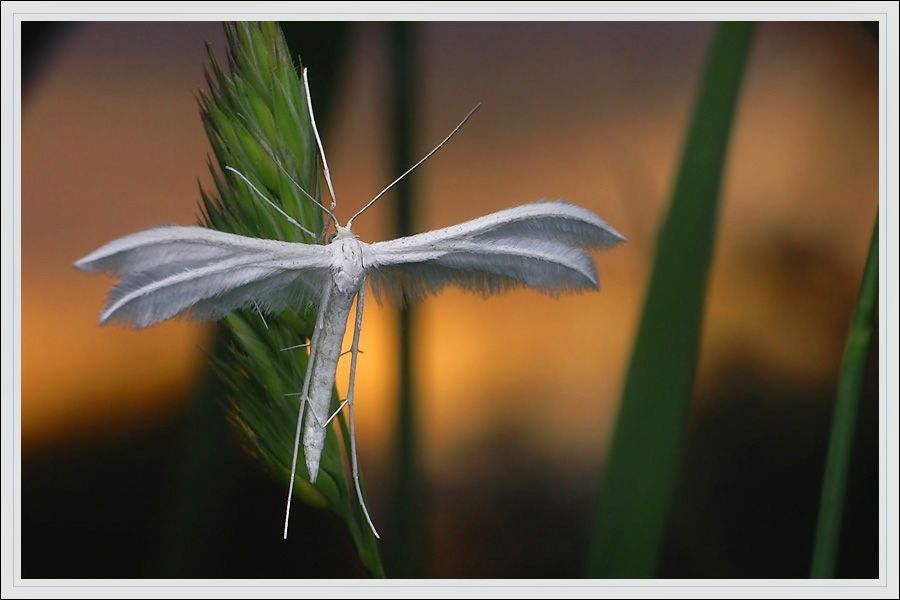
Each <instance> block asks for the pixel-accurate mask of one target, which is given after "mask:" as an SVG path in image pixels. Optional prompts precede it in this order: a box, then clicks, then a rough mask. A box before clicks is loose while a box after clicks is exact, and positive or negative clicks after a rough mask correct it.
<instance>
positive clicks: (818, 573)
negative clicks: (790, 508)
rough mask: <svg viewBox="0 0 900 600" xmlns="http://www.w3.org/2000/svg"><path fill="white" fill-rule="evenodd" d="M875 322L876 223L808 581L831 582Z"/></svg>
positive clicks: (841, 384)
mask: <svg viewBox="0 0 900 600" xmlns="http://www.w3.org/2000/svg"><path fill="white" fill-rule="evenodd" d="M877 317H878V219H875V229H874V231H873V232H872V242H871V244H870V246H869V257H868V258H867V259H866V267H865V271H864V273H863V279H862V284H861V285H860V288H859V300H858V301H857V304H856V309H855V310H854V311H853V319H852V321H851V323H850V333H849V334H848V335H847V344H846V346H845V347H844V358H843V362H842V364H841V376H840V380H839V381H838V389H837V403H836V404H835V407H834V419H833V421H832V424H831V440H830V441H829V443H828V458H827V459H826V462H825V476H824V480H823V482H822V500H821V502H820V504H819V522H818V526H817V528H816V541H815V546H814V547H813V559H812V570H811V573H810V574H811V576H812V577H814V578H817V579H821V578H831V577H834V567H835V563H836V561H837V553H838V544H839V542H840V537H841V522H842V520H843V512H844V511H843V509H844V499H845V496H846V492H847V474H848V472H849V470H850V458H851V453H852V450H853V433H854V431H855V429H856V415H857V413H858V412H859V399H860V396H861V395H862V391H863V378H864V377H865V374H866V361H867V359H868V356H869V349H870V348H871V344H872V336H873V334H874V332H875V324H876V319H877Z"/></svg>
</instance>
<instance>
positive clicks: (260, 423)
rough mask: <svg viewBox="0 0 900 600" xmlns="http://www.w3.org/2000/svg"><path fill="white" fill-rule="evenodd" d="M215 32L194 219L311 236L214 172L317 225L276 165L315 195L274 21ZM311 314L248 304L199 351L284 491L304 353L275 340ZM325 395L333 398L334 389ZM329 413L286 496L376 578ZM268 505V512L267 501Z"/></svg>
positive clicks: (306, 328) (377, 562) (301, 102)
mask: <svg viewBox="0 0 900 600" xmlns="http://www.w3.org/2000/svg"><path fill="white" fill-rule="evenodd" d="M226 37H227V39H228V47H229V56H228V59H229V65H230V71H229V72H226V71H225V70H224V69H222V68H221V67H220V65H219V64H218V63H217V61H216V59H215V57H214V56H213V54H212V52H211V51H210V52H209V56H210V64H211V67H210V73H208V75H207V80H208V82H209V91H208V93H201V94H200V95H199V98H198V99H199V102H200V105H201V110H202V116H203V124H204V126H205V128H206V132H207V135H208V137H209V139H210V144H211V146H212V148H213V153H214V155H215V161H216V165H215V166H214V165H212V164H211V165H210V170H211V172H212V174H213V180H214V187H215V190H214V191H205V190H201V197H202V207H201V210H202V220H203V221H204V224H205V225H206V226H208V227H211V228H214V229H218V230H221V231H228V232H231V233H237V234H241V235H246V236H252V237H259V238H268V239H278V240H286V241H291V242H306V243H316V240H314V239H312V238H311V237H310V236H308V235H306V234H304V233H302V232H301V231H299V230H298V229H297V228H296V227H294V226H293V225H291V224H290V223H289V222H287V220H286V219H284V217H282V216H281V215H279V214H277V213H275V212H274V211H272V210H271V209H270V208H269V207H267V206H266V205H264V204H262V203H261V202H260V200H259V199H258V198H257V197H256V196H255V195H254V193H253V192H252V191H251V190H250V189H249V188H248V187H247V185H246V184H245V183H243V182H242V181H241V180H240V179H238V178H236V177H233V176H232V175H231V174H230V173H227V174H226V173H225V171H224V168H225V166H231V167H233V168H235V169H237V170H238V171H240V172H241V173H242V174H243V175H244V176H246V177H247V178H248V179H249V180H250V181H251V182H253V184H254V185H256V186H257V187H258V188H259V189H260V190H261V191H262V192H263V193H264V194H265V195H266V196H267V197H268V198H269V199H270V200H272V201H273V202H275V203H276V204H278V205H279V206H280V207H281V208H282V209H283V210H284V211H285V212H286V213H288V214H289V215H291V217H293V218H294V219H296V220H297V221H298V222H300V223H302V224H303V225H304V226H305V227H306V228H308V229H310V230H311V231H320V230H321V229H322V215H321V212H320V211H319V210H318V209H317V208H316V207H315V206H314V205H313V204H312V202H310V201H309V200H308V199H307V198H304V197H303V196H302V195H301V194H299V193H298V192H297V191H296V190H295V189H294V187H293V186H292V184H291V183H290V181H289V179H288V178H287V177H286V176H285V175H284V173H282V171H281V169H279V167H278V166H277V164H281V165H282V166H283V168H284V169H285V170H286V171H287V172H288V173H289V174H290V176H291V177H292V178H293V179H294V180H295V181H297V182H298V183H299V184H300V185H301V186H303V188H304V189H306V190H307V191H309V192H310V193H311V194H313V195H314V196H316V197H319V185H318V181H319V177H320V173H319V171H318V161H317V158H316V146H315V138H314V134H313V130H312V126H311V124H310V120H309V111H308V108H307V105H306V96H305V94H303V93H301V90H302V87H301V85H302V84H301V82H300V81H299V77H298V76H297V72H298V71H297V70H295V68H294V65H293V63H292V61H291V59H290V53H289V51H288V48H287V45H286V44H285V41H284V38H283V36H282V33H281V29H280V28H279V26H278V24H277V23H253V22H240V23H229V24H227V25H226ZM276 161H278V163H277V164H276ZM315 316H316V315H315V310H314V307H310V306H307V307H302V306H298V307H297V308H296V310H288V311H285V312H284V313H283V314H281V315H272V316H268V317H266V318H265V320H264V319H263V317H262V316H261V315H260V314H258V313H257V312H256V311H254V310H244V311H236V312H234V313H232V314H230V315H229V316H228V317H227V318H225V319H223V320H222V321H221V322H220V323H219V331H218V334H217V345H216V348H215V350H214V351H213V356H212V358H211V361H212V364H213V369H214V372H215V373H216V375H217V377H218V378H219V380H220V381H221V382H222V384H223V388H224V389H225V390H227V393H228V396H229V415H230V418H231V420H232V421H233V423H234V424H235V425H236V428H237V429H238V431H239V432H240V433H241V435H242V437H243V440H244V445H245V447H246V448H247V450H248V451H249V452H251V453H252V454H253V455H254V456H256V457H257V458H258V459H259V460H260V461H261V462H262V463H263V464H264V465H266V466H267V467H268V469H269V470H270V471H271V472H272V474H273V475H275V476H276V477H278V478H279V479H281V480H283V481H284V485H285V495H286V494H287V486H288V484H289V479H290V467H291V461H292V457H293V452H294V428H295V426H296V422H297V411H298V410H299V400H298V398H297V397H296V396H285V394H286V393H289V392H295V391H297V390H298V389H299V388H300V387H301V385H302V382H303V378H304V374H305V371H306V363H307V358H308V357H307V353H306V352H304V351H302V350H297V351H293V352H282V351H281V349H282V348H286V347H288V346H294V345H297V344H300V343H303V342H304V341H308V340H309V338H310V336H311V334H312V328H313V324H314V321H315ZM332 400H333V404H334V405H335V406H336V404H337V395H336V394H334V395H333V399H332ZM335 423H337V424H338V425H337V426H336V427H335V428H332V429H331V430H330V431H329V434H328V436H327V437H326V441H325V449H324V452H323V454H322V460H321V470H320V474H319V477H318V479H317V480H316V483H315V485H313V484H310V483H309V481H308V474H307V473H306V472H305V466H304V465H305V460H304V459H303V457H302V456H301V457H300V458H299V459H298V465H299V466H300V470H299V472H298V474H297V477H296V481H295V495H294V497H295V498H296V499H297V500H300V501H303V502H306V503H307V504H309V505H311V506H314V507H318V508H324V509H327V510H330V511H332V512H334V513H335V514H337V515H338V516H339V517H340V518H341V519H343V521H344V523H345V524H346V526H347V528H348V531H349V533H350V535H351V537H352V539H353V541H354V543H355V545H356V549H357V553H358V555H359V557H360V560H361V561H362V562H363V564H364V565H365V566H366V568H367V569H368V570H369V571H370V572H371V573H372V574H373V575H376V576H383V575H384V572H383V569H382V566H381V559H380V556H379V553H378V548H377V546H376V544H375V540H374V537H373V536H372V533H371V531H370V530H369V529H368V527H367V526H363V525H362V524H363V523H364V521H362V517H361V513H360V512H359V507H358V506H357V505H356V499H355V495H354V494H351V493H350V488H349V485H348V478H347V476H346V471H345V467H344V455H343V451H342V444H341V442H340V441H339V440H338V437H337V435H336V434H337V430H339V429H340V430H345V424H344V423H343V415H341V416H340V417H339V418H338V419H336V420H335ZM343 435H346V434H343ZM342 437H343V436H342ZM302 450H303V449H302V447H301V449H300V451H301V453H302ZM274 508H275V507H273V513H272V514H273V515H276V514H278V512H279V511H278V510H274ZM278 508H279V509H281V508H283V507H278Z"/></svg>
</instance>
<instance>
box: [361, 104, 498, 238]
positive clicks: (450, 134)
mask: <svg viewBox="0 0 900 600" xmlns="http://www.w3.org/2000/svg"><path fill="white" fill-rule="evenodd" d="M479 108H481V102H479V103H478V104H476V105H475V108H473V109H472V110H470V111H469V114H467V115H466V116H465V117H464V118H463V120H462V121H460V122H459V125H457V126H456V127H454V128H453V131H451V132H450V133H449V134H448V135H447V137H445V138H444V139H443V140H442V141H441V143H440V144H438V145H437V146H435V147H434V148H433V149H432V150H431V152H429V153H428V154H426V155H425V156H423V157H422V159H421V160H419V162H417V163H416V164H414V165H413V166H411V167H410V168H409V169H407V170H406V172H405V173H403V175H401V176H400V177H398V178H397V179H395V180H394V181H392V182H391V183H390V185H388V186H387V187H386V188H384V189H383V190H381V191H380V192H378V194H377V195H376V196H375V197H374V198H372V199H371V200H369V202H368V203H367V204H366V205H365V206H363V207H362V208H361V209H360V210H359V212H357V213H356V214H355V215H353V216H352V217H350V219H349V220H348V221H347V227H350V226H351V225H352V224H353V219H355V218H356V217H358V216H359V215H361V214H363V213H364V212H366V210H367V209H368V208H369V207H370V206H372V205H373V204H375V201H376V200H378V199H379V198H381V197H382V196H384V195H385V193H387V191H388V190H389V189H391V188H392V187H394V186H395V185H397V183H399V182H400V180H401V179H403V178H404V177H406V176H407V175H409V174H410V173H412V172H413V171H414V170H415V168H416V167H418V166H419V165H421V164H422V163H423V162H425V161H426V160H428V159H429V158H431V155H432V154H434V153H435V152H437V151H438V150H440V149H441V146H443V145H444V144H446V143H447V142H449V141H450V138H452V137H453V136H454V135H456V132H457V131H459V130H460V129H462V126H463V125H465V124H466V121H468V120H469V119H470V118H471V117H472V115H474V114H475V111H477V110H478V109H479Z"/></svg>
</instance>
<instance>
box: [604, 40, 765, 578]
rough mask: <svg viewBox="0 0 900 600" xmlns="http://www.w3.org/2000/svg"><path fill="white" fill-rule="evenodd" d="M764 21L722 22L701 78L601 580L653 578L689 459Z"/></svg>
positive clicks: (621, 435)
mask: <svg viewBox="0 0 900 600" xmlns="http://www.w3.org/2000/svg"><path fill="white" fill-rule="evenodd" d="M753 31H754V24H752V23H742V22H727V23H722V24H720V25H719V26H718V28H717V31H716V33H715V35H714V37H713V40H712V44H711V47H710V50H709V55H708V58H707V64H706V67H705V70H704V73H703V76H702V79H701V82H700V88H699V91H698V95H697V98H696V101H695V102H696V103H695V105H694V111H693V115H692V119H691V124H690V129H689V132H688V137H687V140H686V143H685V145H684V147H683V151H682V152H683V154H682V158H681V166H680V170H679V172H678V177H677V180H676V183H675V188H674V192H673V194H672V200H671V204H670V207H669V213H668V215H667V217H666V219H665V222H664V223H663V226H662V230H661V231H660V234H659V239H658V242H657V248H656V255H655V259H654V264H653V271H652V274H651V277H650V283H649V288H648V291H647V297H646V300H645V303H644V310H643V314H642V317H641V323H640V328H639V331H638V334H637V339H636V341H635V345H634V349H633V351H632V357H631V364H630V366H629V370H628V374H627V378H626V381H625V387H624V391H623V394H622V402H621V407H620V410H619V415H618V421H617V424H616V428H615V433H614V435H613V442H612V445H611V447H610V453H609V457H608V461H607V465H606V472H605V477H604V482H603V486H602V488H601V491H600V496H599V500H598V504H597V507H596V511H597V514H596V522H595V528H594V532H593V539H592V543H591V548H590V551H589V556H588V575H589V576H591V577H611V578H619V577H653V576H654V575H655V572H656V567H657V562H658V557H659V548H660V545H661V542H662V538H663V533H664V531H665V525H666V522H667V519H668V513H669V505H670V500H671V496H672V489H673V486H674V482H675V476H676V473H677V469H678V464H679V457H680V454H681V446H682V438H683V432H684V427H685V421H686V417H687V414H688V410H689V406H690V400H691V392H692V387H693V383H694V373H695V370H696V365H697V354H698V347H699V341H700V328H701V322H702V317H703V308H704V300H705V295H706V282H707V274H708V271H709V266H710V262H711V258H712V250H713V241H714V235H715V228H716V215H717V212H718V204H719V187H720V182H721V179H722V170H723V167H724V165H725V156H726V150H727V147H728V139H729V134H730V132H731V127H732V117H733V113H734V108H735V105H736V103H737V99H738V96H739V91H740V84H741V80H742V76H743V73H744V66H745V64H746V60H747V55H748V52H749V48H750V43H751V40H752V37H753Z"/></svg>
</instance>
